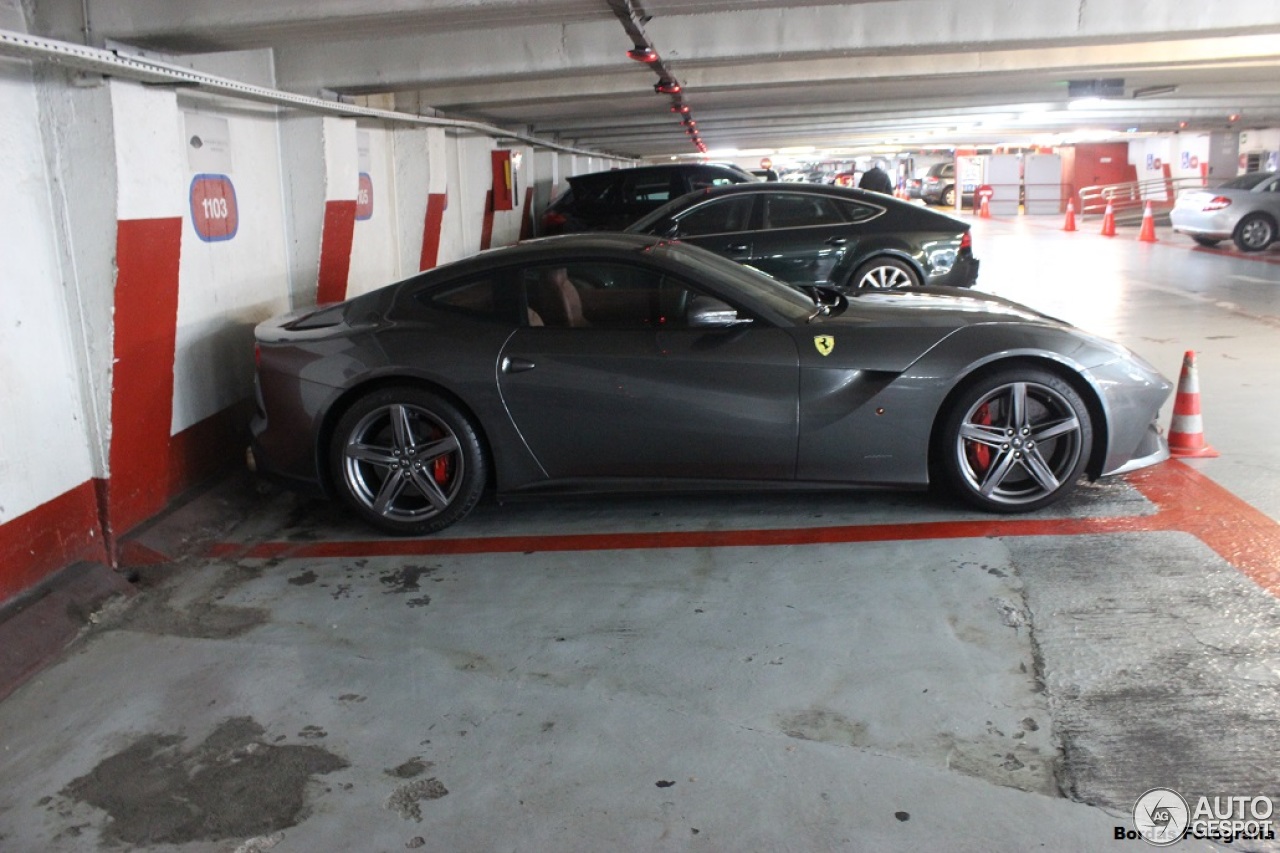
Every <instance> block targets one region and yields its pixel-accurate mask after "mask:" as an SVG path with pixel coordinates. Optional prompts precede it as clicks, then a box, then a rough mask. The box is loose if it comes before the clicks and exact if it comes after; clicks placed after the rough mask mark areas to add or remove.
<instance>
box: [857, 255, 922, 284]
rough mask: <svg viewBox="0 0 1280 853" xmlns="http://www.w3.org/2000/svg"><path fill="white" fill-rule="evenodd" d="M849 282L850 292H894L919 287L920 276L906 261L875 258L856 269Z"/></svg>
mask: <svg viewBox="0 0 1280 853" xmlns="http://www.w3.org/2000/svg"><path fill="white" fill-rule="evenodd" d="M850 282H851V283H852V285H853V286H852V287H851V288H850V289H851V290H896V289H899V288H903V287H919V286H920V276H919V274H918V273H916V271H915V270H914V269H913V268H912V267H911V265H910V264H909V263H907V262H906V261H902V260H898V259H897V258H876V259H874V260H871V261H868V262H867V263H865V264H863V265H862V266H860V267H858V270H857V272H855V273H854V274H853V277H852V278H851V279H850Z"/></svg>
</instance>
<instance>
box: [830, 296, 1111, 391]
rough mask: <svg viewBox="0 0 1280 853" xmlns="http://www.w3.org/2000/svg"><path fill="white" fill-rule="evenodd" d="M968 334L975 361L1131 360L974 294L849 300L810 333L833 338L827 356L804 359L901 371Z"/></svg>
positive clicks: (1031, 313)
mask: <svg viewBox="0 0 1280 853" xmlns="http://www.w3.org/2000/svg"><path fill="white" fill-rule="evenodd" d="M980 326H982V327H989V328H991V329H992V331H991V332H989V333H982V332H979V331H978V329H977V328H975V327H980ZM997 328H1000V329H1003V330H1004V331H996V329H997ZM966 330H971V331H970V334H972V335H982V338H981V339H976V338H972V337H970V338H968V340H969V341H970V343H971V352H972V354H973V355H974V356H975V357H981V353H980V351H981V350H984V349H987V348H988V347H990V348H992V349H994V350H1000V351H1010V350H1013V349H1019V350H1024V351H1029V352H1030V351H1037V352H1038V351H1043V350H1045V349H1050V350H1053V351H1055V352H1060V353H1062V354H1064V355H1065V354H1067V353H1070V352H1076V353H1079V354H1080V355H1081V356H1082V357H1083V359H1084V362H1085V363H1093V364H1097V363H1101V362H1103V361H1111V360H1114V359H1115V358H1120V357H1126V356H1128V355H1129V353H1128V351H1127V350H1125V349H1124V348H1123V347H1121V346H1120V345H1118V344H1115V343H1113V342H1111V341H1107V340H1104V339H1102V338H1096V337H1094V336H1093V335H1090V334H1088V333H1086V332H1083V331H1081V330H1080V329H1077V328H1076V327H1074V326H1072V325H1070V324H1069V323H1065V322H1063V321H1061V320H1058V319H1055V318H1053V317H1050V316H1049V315H1047V314H1042V313H1040V312H1039V311H1035V310H1033V309H1031V308H1028V307H1026V306H1025V305H1020V304H1018V303H1016V302H1011V301H1009V300H1007V299H1002V298H1000V297H998V296H990V295H987V294H982V293H975V292H973V291H970V290H960V289H958V288H949V287H948V288H943V287H933V288H917V289H912V290H895V291H891V292H872V293H864V294H863V295H859V296H853V297H850V298H849V305H848V308H846V309H845V310H844V311H843V312H841V313H839V314H835V315H832V316H828V317H820V318H816V319H815V320H814V321H813V322H811V323H810V324H809V325H808V326H807V327H806V331H807V332H811V333H812V334H813V336H814V337H815V339H816V338H818V337H820V336H830V338H831V339H832V340H831V341H830V342H829V343H830V344H831V345H830V346H828V347H823V348H821V349H819V350H818V351H819V352H821V353H822V354H823V355H824V357H822V358H819V359H816V360H815V359H809V358H808V356H806V358H807V360H808V361H809V362H810V363H812V364H814V365H821V366H824V367H845V368H848V367H857V368H859V369H866V370H884V371H892V372H901V371H904V370H906V369H907V368H908V367H910V366H911V365H912V364H913V363H914V362H915V361H917V360H918V359H919V358H920V357H921V356H923V355H924V354H925V353H927V352H928V351H929V350H931V349H933V348H934V347H935V346H937V345H938V344H939V343H941V342H942V341H944V340H946V339H947V338H949V337H951V336H952V335H955V334H957V333H959V332H964V331H966ZM807 350H808V348H807V347H806V348H805V351H806V353H807ZM1086 350H1088V351H1089V352H1088V354H1086V353H1085V351H1086Z"/></svg>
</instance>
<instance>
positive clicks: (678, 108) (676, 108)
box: [671, 104, 689, 113]
mask: <svg viewBox="0 0 1280 853" xmlns="http://www.w3.org/2000/svg"><path fill="white" fill-rule="evenodd" d="M671 112H673V113H687V112H689V105H688V104H672V105H671Z"/></svg>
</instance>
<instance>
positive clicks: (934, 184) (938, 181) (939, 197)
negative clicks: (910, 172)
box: [920, 163, 975, 207]
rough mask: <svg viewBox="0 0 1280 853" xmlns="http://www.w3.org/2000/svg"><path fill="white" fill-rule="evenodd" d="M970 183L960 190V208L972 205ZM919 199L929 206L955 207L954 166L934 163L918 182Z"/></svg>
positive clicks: (953, 164) (972, 186)
mask: <svg viewBox="0 0 1280 853" xmlns="http://www.w3.org/2000/svg"><path fill="white" fill-rule="evenodd" d="M974 189H975V187H974V185H973V184H972V183H966V184H965V185H964V186H963V187H962V188H961V199H960V204H961V206H962V207H971V206H972V205H973V191H974ZM920 198H922V199H924V200H925V201H926V202H928V203H929V204H941V205H942V206H944V207H955V206H956V164H955V163H935V164H934V165H932V166H930V167H929V171H928V172H927V173H926V174H925V176H924V180H922V181H921V182H920Z"/></svg>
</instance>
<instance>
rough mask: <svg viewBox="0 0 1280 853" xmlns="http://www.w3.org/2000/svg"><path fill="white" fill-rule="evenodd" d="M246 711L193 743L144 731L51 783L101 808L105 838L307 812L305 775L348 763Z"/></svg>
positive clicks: (250, 832) (274, 820) (184, 834)
mask: <svg viewBox="0 0 1280 853" xmlns="http://www.w3.org/2000/svg"><path fill="white" fill-rule="evenodd" d="M264 735H265V730H264V729H263V728H262V726H260V725H259V724H258V723H256V722H255V721H254V720H253V719H251V718H249V717H233V718H231V719H228V720H226V721H224V722H223V723H222V724H221V725H219V726H218V727H217V728H216V729H215V730H214V731H213V732H212V733H211V734H210V735H209V736H208V737H207V738H205V740H204V741H203V742H202V743H200V744H199V745H197V746H196V747H195V748H193V749H191V750H189V751H187V750H183V749H182V744H183V743H184V742H185V740H186V738H185V737H183V736H181V735H172V734H148V735H144V736H143V737H141V738H139V739H138V740H136V741H135V742H134V743H133V744H132V745H130V746H128V747H126V748H125V749H124V750H122V751H120V752H118V753H116V754H115V755H112V756H110V757H108V758H106V759H104V760H103V761H102V762H101V763H100V764H98V766H97V767H95V768H94V769H93V770H91V771H90V772H89V773H88V774H86V775H84V776H81V777H80V778H78V779H75V780H74V781H72V782H71V783H70V784H68V785H67V786H66V787H65V788H63V789H62V791H61V792H60V793H61V795H62V796H63V797H66V798H69V799H73V800H77V801H79V802H83V803H87V804H88V805H91V806H94V807H96V808H99V809H101V810H102V811H104V812H106V814H107V822H106V825H105V826H104V827H103V829H102V839H103V841H105V842H107V843H109V844H138V845H151V844H187V843H190V842H193V841H222V840H225V839H244V838H249V837H254V836H267V835H270V834H271V833H275V832H279V831H280V830H283V829H286V828H288V827H291V826H296V825H297V824H298V823H299V822H301V821H302V820H303V819H304V818H305V817H306V816H307V814H308V812H309V809H308V804H307V798H306V789H307V782H308V781H310V779H311V777H312V776H313V775H316V774H325V773H332V772H333V771H335V770H341V769H344V768H346V767H347V766H349V765H348V764H347V762H346V761H345V760H344V759H342V758H340V757H338V756H337V755H334V754H333V753H331V752H328V751H326V750H323V749H321V748H319V747H316V746H275V745H272V744H268V743H265V742H264V741H263V736H264Z"/></svg>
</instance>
